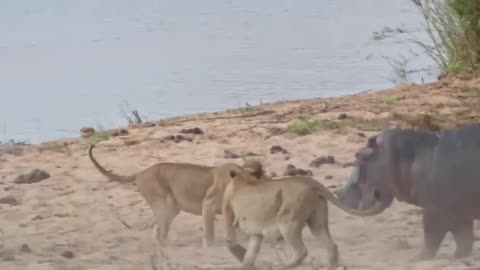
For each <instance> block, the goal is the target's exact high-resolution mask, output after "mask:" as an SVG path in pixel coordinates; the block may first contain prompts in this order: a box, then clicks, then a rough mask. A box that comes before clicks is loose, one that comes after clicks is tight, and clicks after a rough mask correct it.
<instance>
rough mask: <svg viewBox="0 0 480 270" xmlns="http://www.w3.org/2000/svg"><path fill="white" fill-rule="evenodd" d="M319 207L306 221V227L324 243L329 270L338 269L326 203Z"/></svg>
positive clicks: (335, 248) (336, 247) (336, 252)
mask: <svg viewBox="0 0 480 270" xmlns="http://www.w3.org/2000/svg"><path fill="white" fill-rule="evenodd" d="M318 205H321V206H320V207H319V208H318V209H316V210H315V211H314V213H313V214H312V215H311V216H310V217H309V219H308V220H307V225H308V227H309V229H310V231H311V232H312V234H313V235H314V236H315V237H316V238H318V239H320V241H322V242H324V243H325V246H326V248H327V254H328V265H329V269H336V268H337V267H338V260H339V259H338V257H339V254H338V246H337V244H335V242H334V241H333V239H332V236H331V234H330V230H329V228H328V209H327V203H326V202H325V203H324V204H318Z"/></svg>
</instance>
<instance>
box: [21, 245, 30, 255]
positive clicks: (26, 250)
mask: <svg viewBox="0 0 480 270" xmlns="http://www.w3.org/2000/svg"><path fill="white" fill-rule="evenodd" d="M20 252H23V253H31V252H32V249H31V248H30V246H29V245H27V244H22V245H21V246H20Z"/></svg>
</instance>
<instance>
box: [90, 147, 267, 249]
mask: <svg viewBox="0 0 480 270" xmlns="http://www.w3.org/2000/svg"><path fill="white" fill-rule="evenodd" d="M94 147H95V145H91V146H90V148H89V150H88V155H89V157H90V160H91V161H92V163H93V165H95V167H96V168H97V169H98V171H100V173H102V174H103V175H104V176H106V177H107V178H109V179H110V180H111V181H117V182H120V183H127V182H135V183H136V184H137V188H138V191H139V192H140V194H141V195H142V197H143V198H144V199H145V201H146V202H147V204H148V205H149V206H150V208H151V209H152V212H153V214H154V216H155V219H156V223H155V226H154V227H153V234H154V235H155V237H156V238H157V240H158V242H159V243H160V244H162V245H165V244H166V240H167V235H168V231H169V228H170V224H171V223H172V221H173V219H174V218H175V217H176V216H177V215H178V214H179V213H180V211H185V212H187V213H190V214H193V215H198V216H200V215H201V216H203V227H204V230H203V246H204V247H207V246H210V245H212V243H213V241H214V238H215V235H214V221H215V216H216V215H217V214H221V211H222V208H221V206H222V199H223V191H224V189H225V185H226V181H229V180H230V176H229V172H230V171H231V170H232V169H237V168H238V167H239V166H238V165H235V164H233V163H227V164H224V165H221V166H217V167H209V166H203V165H197V164H189V163H167V162H165V163H157V164H155V165H153V166H151V167H149V168H146V169H144V170H142V171H140V172H137V173H134V174H132V175H130V176H121V175H117V174H114V173H111V172H109V171H107V170H106V169H105V168H103V167H102V166H101V165H100V164H99V163H98V162H97V160H95V158H94V157H93V153H92V149H93V148H94ZM244 163H245V164H244V167H245V168H249V172H250V173H251V174H252V175H254V176H255V177H253V176H252V179H257V180H258V179H262V177H263V167H262V165H261V163H260V162H259V161H257V160H253V159H244ZM256 177H258V178H256Z"/></svg>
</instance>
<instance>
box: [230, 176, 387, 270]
mask: <svg viewBox="0 0 480 270" xmlns="http://www.w3.org/2000/svg"><path fill="white" fill-rule="evenodd" d="M230 169H231V170H230V172H229V174H228V176H229V177H230V178H231V181H225V182H226V183H227V185H226V187H225V191H224V198H223V203H222V213H223V221H224V226H225V232H226V246H227V249H228V250H229V252H230V253H231V254H233V256H234V257H235V258H237V259H238V260H239V261H240V262H242V263H243V266H244V267H246V268H253V267H254V263H255V260H256V257H257V255H258V253H259V252H260V247H261V243H262V241H263V238H264V233H263V232H264V231H265V229H266V228H271V227H276V228H278V229H279V231H280V233H281V235H282V236H283V238H284V239H285V241H286V243H287V244H288V245H289V246H290V247H291V248H292V249H293V252H294V253H293V254H294V255H293V258H291V260H290V261H289V262H287V265H286V267H285V268H286V269H289V268H293V267H296V266H298V265H300V264H301V263H302V261H303V260H304V259H305V257H306V256H307V249H306V247H305V244H304V242H303V239H302V230H303V228H304V227H305V225H307V226H308V227H309V229H310V231H311V232H312V234H313V235H314V236H315V237H316V238H319V239H322V240H323V241H325V244H326V248H327V252H328V258H329V269H335V268H336V267H338V257H339V254H338V247H337V245H336V243H335V242H334V241H333V239H332V237H331V235H330V231H329V228H328V207H327V201H330V202H331V203H333V204H334V205H335V206H337V207H338V208H340V209H342V210H343V211H345V212H347V213H349V214H353V215H361V216H369V215H374V214H376V212H378V209H377V208H378V207H381V204H376V206H375V207H373V208H371V209H369V210H355V209H350V208H348V207H346V206H344V205H342V204H341V203H340V201H339V200H338V199H337V197H335V196H334V195H333V194H332V192H330V191H329V190H328V189H327V188H326V187H325V186H324V185H322V184H321V183H319V182H318V181H317V180H315V179H314V178H313V177H310V176H287V177H281V178H276V179H273V180H270V181H256V180H255V178H253V177H252V176H251V175H250V172H249V168H241V167H240V166H235V167H230ZM252 206H254V207H252ZM238 227H243V228H242V230H243V231H244V232H245V233H247V234H248V235H249V243H248V250H246V249H245V248H244V247H243V246H242V245H241V244H239V243H238V242H237V237H236V229H237V228H238Z"/></svg>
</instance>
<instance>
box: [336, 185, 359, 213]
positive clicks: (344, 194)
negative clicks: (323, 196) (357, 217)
mask: <svg viewBox="0 0 480 270" xmlns="http://www.w3.org/2000/svg"><path fill="white" fill-rule="evenodd" d="M334 194H335V196H337V198H338V200H339V201H340V202H341V203H343V204H344V205H346V206H348V207H349V208H354V209H356V208H358V204H359V201H360V194H359V192H358V191H357V190H355V189H352V188H351V187H348V186H344V187H341V188H339V189H337V190H335V191H334Z"/></svg>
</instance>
